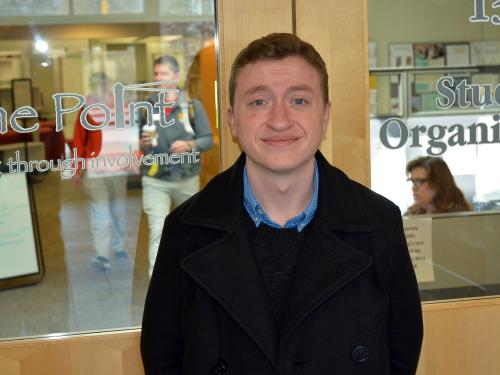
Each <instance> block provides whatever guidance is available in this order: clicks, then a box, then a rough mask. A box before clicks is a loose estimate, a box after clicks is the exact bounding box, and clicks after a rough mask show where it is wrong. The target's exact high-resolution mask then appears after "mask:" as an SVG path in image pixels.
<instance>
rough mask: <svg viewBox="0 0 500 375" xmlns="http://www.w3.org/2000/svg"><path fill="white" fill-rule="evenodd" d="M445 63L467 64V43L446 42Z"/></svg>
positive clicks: (448, 64) (452, 64)
mask: <svg viewBox="0 0 500 375" xmlns="http://www.w3.org/2000/svg"><path fill="white" fill-rule="evenodd" d="M446 65H447V66H469V65H470V48H469V44H447V45H446Z"/></svg>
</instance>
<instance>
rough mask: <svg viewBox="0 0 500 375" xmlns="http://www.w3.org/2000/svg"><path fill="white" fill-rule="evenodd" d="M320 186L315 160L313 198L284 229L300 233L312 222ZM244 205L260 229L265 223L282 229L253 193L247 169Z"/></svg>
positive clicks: (244, 180) (244, 171)
mask: <svg viewBox="0 0 500 375" xmlns="http://www.w3.org/2000/svg"><path fill="white" fill-rule="evenodd" d="M318 186H319V173H318V163H317V162H316V160H314V179H313V196H312V199H311V202H310V203H309V205H308V206H307V208H306V209H305V210H304V211H303V212H302V213H300V214H299V215H297V216H295V217H292V218H291V219H290V220H288V221H287V222H286V223H285V225H284V226H283V228H297V230H298V231H299V232H300V231H302V229H304V227H305V226H306V225H307V224H309V222H310V221H311V220H312V218H313V216H314V213H315V212H316V208H317V207H318ZM243 205H244V206H245V209H246V210H247V212H248V214H249V215H250V217H251V218H252V220H253V222H254V223H255V226H256V227H258V226H259V225H260V223H265V224H267V225H269V226H270V227H274V228H281V225H279V224H278V223H276V222H274V221H273V220H271V218H270V217H269V216H267V214H266V212H265V211H264V210H263V209H262V207H261V206H260V204H259V202H257V199H255V196H254V195H253V193H252V188H251V187H250V183H249V182H248V176H247V167H246V166H245V168H244V169H243Z"/></svg>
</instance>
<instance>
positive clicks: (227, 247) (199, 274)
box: [181, 223, 277, 369]
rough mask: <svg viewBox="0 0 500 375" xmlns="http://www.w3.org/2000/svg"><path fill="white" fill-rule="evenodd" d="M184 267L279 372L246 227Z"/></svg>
mask: <svg viewBox="0 0 500 375" xmlns="http://www.w3.org/2000/svg"><path fill="white" fill-rule="evenodd" d="M181 266H182V267H183V269H184V270H185V271H186V272H187V273H188V274H189V275H190V276H191V277H192V278H193V279H194V280H196V282H197V283H198V284H199V285H200V286H201V287H202V288H203V289H204V290H205V291H206V292H207V293H208V294H209V295H210V296H212V298H213V299H214V300H216V301H217V302H218V303H219V304H220V305H221V306H222V307H223V308H224V309H225V310H226V312H227V313H228V314H229V315H230V316H231V317H232V318H233V319H234V320H235V321H236V322H237V323H238V324H239V325H240V326H241V327H242V328H243V330H245V332H246V333H247V334H248V335H249V336H250V337H251V338H252V339H253V340H254V342H255V343H256V344H257V346H258V347H259V348H260V349H261V350H262V352H263V353H264V354H265V355H266V357H267V358H268V359H269V361H270V362H271V364H272V365H273V366H274V368H275V369H277V365H276V362H275V358H276V355H275V351H276V345H277V332H276V325H275V323H274V318H273V316H272V310H271V307H270V303H269V299H268V294H267V291H266V289H265V285H264V283H263V280H262V277H261V274H260V271H259V269H258V266H257V264H256V262H255V258H254V255H253V252H252V249H251V248H250V241H249V239H248V231H247V228H246V227H245V225H244V223H241V224H240V225H239V226H237V227H236V228H235V229H234V230H232V231H230V232H229V233H227V234H226V235H225V236H223V237H222V238H221V239H219V240H217V241H215V242H214V243H212V244H210V245H208V246H206V247H204V248H202V249H200V250H198V251H196V252H195V253H193V254H192V255H190V256H188V257H187V258H185V259H184V261H183V262H182V264H181Z"/></svg>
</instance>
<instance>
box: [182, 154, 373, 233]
mask: <svg viewBox="0 0 500 375" xmlns="http://www.w3.org/2000/svg"><path fill="white" fill-rule="evenodd" d="M315 157H316V160H317V162H318V171H319V196H318V209H317V211H316V213H315V215H317V216H318V218H319V219H320V220H321V221H322V222H324V223H325V224H327V225H328V226H329V227H331V228H332V229H333V230H338V231H345V232H364V231H370V230H371V227H372V225H371V222H370V220H369V218H368V215H367V211H366V208H365V205H364V203H363V202H362V200H361V197H360V195H359V192H358V190H357V189H356V188H355V184H356V183H355V182H353V181H351V180H350V179H349V178H348V177H347V176H346V175H345V174H344V173H343V172H342V171H340V170H339V169H337V168H335V167H333V166H331V165H330V164H329V163H328V161H327V160H326V159H325V158H324V156H323V155H322V154H321V152H319V151H318V152H317V153H316V155H315ZM245 160H246V156H245V154H244V153H242V154H241V155H240V157H239V158H238V160H237V161H236V163H235V164H234V165H233V166H232V167H230V168H229V169H228V170H226V171H224V172H222V173H221V174H219V175H218V176H216V177H214V178H213V179H212V181H210V183H209V184H208V185H207V186H206V187H205V189H204V190H203V191H202V192H200V193H199V194H198V196H197V197H196V199H194V200H193V202H192V204H191V205H190V207H189V208H188V209H187V210H186V211H185V212H184V214H183V216H182V218H181V221H182V222H183V223H184V224H187V225H196V226H204V227H208V228H212V229H216V230H220V231H223V232H228V231H230V230H231V229H232V228H234V227H235V226H237V225H238V223H239V222H240V221H241V220H242V218H243V215H242V213H244V207H243V167H244V166H245Z"/></svg>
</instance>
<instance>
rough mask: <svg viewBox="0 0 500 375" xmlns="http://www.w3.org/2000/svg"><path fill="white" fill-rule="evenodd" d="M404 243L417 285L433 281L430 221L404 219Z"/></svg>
mask: <svg viewBox="0 0 500 375" xmlns="http://www.w3.org/2000/svg"><path fill="white" fill-rule="evenodd" d="M403 225H404V231H405V236H406V242H407V244H408V250H409V251H410V257H411V261H412V263H413V269H414V270H415V274H416V275H417V281H418V282H419V283H422V282H429V281H434V280H435V279H434V268H433V261H432V219H431V218H417V217H405V218H404V220H403Z"/></svg>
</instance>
